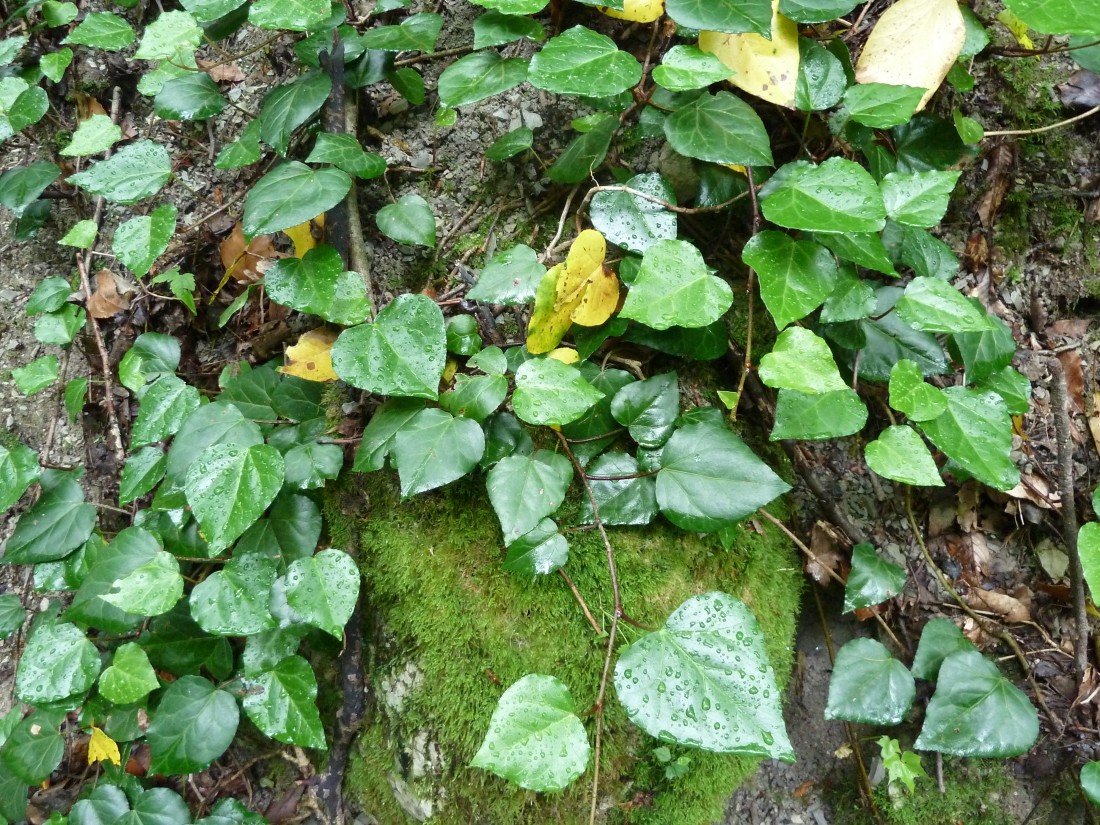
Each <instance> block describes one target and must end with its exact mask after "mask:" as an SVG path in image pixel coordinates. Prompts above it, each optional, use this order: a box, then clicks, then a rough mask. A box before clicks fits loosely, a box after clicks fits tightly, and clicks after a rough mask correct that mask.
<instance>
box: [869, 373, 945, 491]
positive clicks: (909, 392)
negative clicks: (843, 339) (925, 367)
mask: <svg viewBox="0 0 1100 825" xmlns="http://www.w3.org/2000/svg"><path fill="white" fill-rule="evenodd" d="M890 406H891V407H893V408H894V409H895V410H898V411H899V412H902V413H905V415H906V416H907V417H909V418H910V419H911V420H913V421H931V420H932V419H933V418H937V417H939V416H940V415H942V414H943V411H944V410H946V409H947V398H946V397H945V396H944V394H943V390H941V389H940V388H939V387H933V386H932V385H931V384H927V383H925V381H924V376H923V375H922V374H921V371H920V367H919V366H917V365H916V364H915V363H913V362H912V361H910V360H908V359H905V358H903V359H902V360H900V361H898V362H897V363H896V364H894V367H893V369H892V370H890ZM880 475H881V474H880Z"/></svg>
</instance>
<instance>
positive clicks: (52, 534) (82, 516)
mask: <svg viewBox="0 0 1100 825" xmlns="http://www.w3.org/2000/svg"><path fill="white" fill-rule="evenodd" d="M95 521H96V513H95V507H93V506H92V505H91V504H85V503H84V491H83V490H81V489H80V485H79V484H77V482H76V481H75V480H74V479H73V478H71V477H69V476H66V477H64V478H63V479H62V480H61V481H59V482H58V483H57V484H55V485H53V486H51V487H50V488H49V489H47V490H45V491H44V492H43V494H42V497H41V498H40V499H38V503H37V504H35V505H34V507H32V508H31V509H30V510H28V511H27V512H25V513H24V514H23V515H22V516H20V517H19V523H18V524H17V525H16V526H15V532H13V533H12V534H11V537H10V538H8V540H7V543H6V545H5V549H4V556H3V562H4V563H5V564H37V563H38V562H42V561H54V560H56V559H63V558H65V556H67V555H69V553H71V552H72V551H73V550H75V549H76V548H77V547H79V546H80V545H82V544H83V543H84V542H85V541H87V540H88V536H90V535H91V534H92V528H93V527H95Z"/></svg>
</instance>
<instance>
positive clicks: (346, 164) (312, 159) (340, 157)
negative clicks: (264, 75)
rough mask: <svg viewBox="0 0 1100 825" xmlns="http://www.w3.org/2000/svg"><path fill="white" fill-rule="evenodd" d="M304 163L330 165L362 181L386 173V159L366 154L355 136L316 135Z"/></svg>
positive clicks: (324, 133) (369, 153) (373, 154)
mask: <svg viewBox="0 0 1100 825" xmlns="http://www.w3.org/2000/svg"><path fill="white" fill-rule="evenodd" d="M306 163H331V164H332V165H333V166H335V167H337V168H338V169H343V170H344V171H345V172H347V173H348V174H349V175H354V176H355V177H357V178H362V179H363V180H369V179H371V178H377V177H379V176H380V175H382V174H384V173H385V171H386V159H385V158H384V157H382V156H381V155H379V154H377V153H375V152H366V151H364V150H363V147H362V145H361V144H360V143H359V141H358V140H357V139H356V137H355V135H330V134H328V133H326V132H322V133H321V134H319V135H317V142H316V143H315V144H314V145H313V151H312V152H310V153H309V157H308V158H306Z"/></svg>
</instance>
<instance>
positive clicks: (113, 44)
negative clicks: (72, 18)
mask: <svg viewBox="0 0 1100 825" xmlns="http://www.w3.org/2000/svg"><path fill="white" fill-rule="evenodd" d="M61 42H62V43H70V44H73V45H77V46H91V47H92V48H95V49H103V50H104V51H109V52H117V51H118V50H119V49H124V48H126V47H127V46H129V45H130V44H131V43H133V42H134V30H133V29H132V28H130V24H129V23H127V22H126V21H125V20H123V19H122V18H121V17H119V16H118V15H117V14H111V13H110V12H106V11H91V12H88V13H87V14H86V15H84V19H83V20H82V21H80V25H79V26H77V27H76V28H75V29H73V30H72V31H71V32H69V35H68V37H66V38H65V39H64V40H62V41H61Z"/></svg>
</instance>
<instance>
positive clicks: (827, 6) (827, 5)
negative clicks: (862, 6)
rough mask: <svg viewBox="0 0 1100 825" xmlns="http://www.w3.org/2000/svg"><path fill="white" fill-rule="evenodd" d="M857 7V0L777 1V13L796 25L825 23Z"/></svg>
mask: <svg viewBox="0 0 1100 825" xmlns="http://www.w3.org/2000/svg"><path fill="white" fill-rule="evenodd" d="M858 5H859V0H779V13H780V14H782V15H783V16H784V17H786V18H788V19H790V20H794V21H795V22H796V23H825V22H827V21H829V20H835V19H836V18H838V17H843V16H844V15H846V14H847V13H848V12H850V11H851V10H852V9H854V8H855V7H856V6H858Z"/></svg>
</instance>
